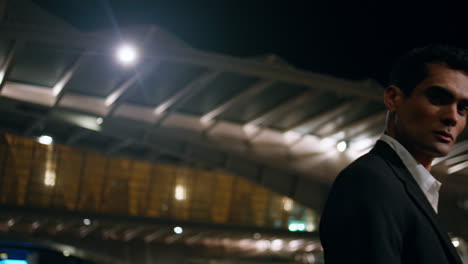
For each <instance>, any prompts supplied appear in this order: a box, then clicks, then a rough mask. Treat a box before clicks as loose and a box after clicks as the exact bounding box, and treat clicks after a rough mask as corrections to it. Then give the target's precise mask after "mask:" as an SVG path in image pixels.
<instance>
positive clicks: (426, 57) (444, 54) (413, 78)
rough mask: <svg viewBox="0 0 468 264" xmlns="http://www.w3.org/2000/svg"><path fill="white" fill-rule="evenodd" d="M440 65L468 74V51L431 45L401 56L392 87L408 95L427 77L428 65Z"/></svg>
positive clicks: (396, 64) (393, 69)
mask: <svg viewBox="0 0 468 264" xmlns="http://www.w3.org/2000/svg"><path fill="white" fill-rule="evenodd" d="M431 63H440V64H444V65H446V66H447V67H448V68H450V69H454V70H460V71H463V72H465V73H468V51H466V50H464V49H461V48H457V47H452V46H447V45H430V46H426V47H422V48H416V49H413V50H411V51H409V52H408V53H406V54H405V55H403V56H401V57H400V58H399V59H398V60H397V61H396V63H395V64H394V65H393V68H392V71H391V73H390V83H389V84H390V85H395V86H397V87H399V88H400V89H401V90H403V92H404V93H405V94H406V95H410V94H411V92H412V91H413V89H414V88H415V87H416V86H417V85H418V84H419V83H420V82H421V81H422V80H424V78H426V77H427V65H428V64H431Z"/></svg>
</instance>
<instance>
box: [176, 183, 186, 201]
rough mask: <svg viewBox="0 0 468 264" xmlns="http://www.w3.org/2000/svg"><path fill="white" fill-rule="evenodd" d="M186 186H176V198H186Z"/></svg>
mask: <svg viewBox="0 0 468 264" xmlns="http://www.w3.org/2000/svg"><path fill="white" fill-rule="evenodd" d="M185 196H186V195H185V188H184V187H183V186H181V185H177V186H176V188H175V198H176V199H177V200H179V201H181V200H185Z"/></svg>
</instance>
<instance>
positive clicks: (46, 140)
mask: <svg viewBox="0 0 468 264" xmlns="http://www.w3.org/2000/svg"><path fill="white" fill-rule="evenodd" d="M37 142H39V143H41V144H44V145H50V144H52V143H53V142H54V139H53V138H52V137H51V136H47V135H42V136H40V137H38V138H37Z"/></svg>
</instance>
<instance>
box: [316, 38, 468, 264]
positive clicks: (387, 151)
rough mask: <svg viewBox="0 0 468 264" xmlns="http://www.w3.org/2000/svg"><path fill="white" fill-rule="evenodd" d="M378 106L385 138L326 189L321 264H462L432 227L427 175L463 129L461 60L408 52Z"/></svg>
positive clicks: (453, 53)
mask: <svg viewBox="0 0 468 264" xmlns="http://www.w3.org/2000/svg"><path fill="white" fill-rule="evenodd" d="M384 103H385V106H386V108H387V109H388V116H387V122H386V128H385V132H384V135H383V136H382V137H381V139H380V140H379V141H377V143H376V145H375V147H374V148H373V149H372V150H371V151H370V152H369V153H368V154H366V155H364V156H362V157H361V158H359V159H358V160H356V161H355V162H353V163H352V164H351V165H349V166H348V167H347V168H345V169H344V170H343V171H342V172H341V173H340V174H339V175H338V177H337V178H336V180H335V182H334V184H333V186H332V188H331V191H330V194H329V197H328V200H327V203H326V205H325V208H324V211H323V214H322V218H321V224H320V238H321V241H322V245H323V248H324V257H325V264H335V263H340V264H341V263H346V264H351V263H353V264H354V263H356V264H358V263H359V264H365V263H373V264H382V263H389V264H390V263H391V264H397V263H411V264H427V263H437V264H444V263H461V260H460V258H459V256H458V254H457V252H456V250H455V248H454V247H453V245H452V243H451V241H450V238H449V237H448V235H447V233H446V231H444V230H443V229H442V227H441V226H440V224H439V222H438V219H437V204H438V195H439V188H440V186H441V184H440V183H439V182H438V181H437V180H436V179H435V178H434V177H433V176H432V175H431V174H430V170H431V163H432V161H433V160H434V158H436V157H442V156H444V155H447V154H448V153H449V151H450V150H451V148H452V147H453V145H454V143H455V140H456V139H457V136H458V135H459V134H460V133H461V132H462V131H463V129H464V127H465V124H466V118H467V115H468V53H467V52H466V51H464V50H461V49H457V48H453V47H448V46H441V45H434V46H428V47H424V48H420V49H416V50H413V51H411V52H409V53H408V54H406V55H405V56H403V57H402V58H400V59H399V61H398V62H397V64H396V65H395V67H394V69H393V71H392V74H391V78H390V85H389V86H388V87H387V88H386V89H385V92H384Z"/></svg>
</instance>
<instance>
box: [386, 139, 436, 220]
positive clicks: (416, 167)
mask: <svg viewBox="0 0 468 264" xmlns="http://www.w3.org/2000/svg"><path fill="white" fill-rule="evenodd" d="M380 140H382V141H383V142H385V143H387V144H388V145H389V146H390V147H391V148H392V149H393V150H394V151H395V152H396V153H397V154H398V156H399V157H400V159H401V160H402V161H403V164H405V166H406V168H407V169H408V170H409V172H410V173H411V175H412V176H413V178H414V179H415V180H416V182H417V183H418V185H419V187H420V188H421V190H422V191H423V193H424V194H425V195H426V198H427V200H428V201H429V203H430V204H431V205H432V208H434V211H435V212H436V213H437V206H438V203H439V190H440V186H441V185H442V184H441V183H440V182H439V181H437V180H436V179H435V178H434V176H432V174H431V173H430V172H429V171H427V170H426V168H424V166H423V165H421V164H419V163H418V162H417V161H416V160H415V159H414V158H413V156H412V155H411V154H410V153H409V152H408V150H406V149H405V147H403V146H402V145H401V144H400V143H399V142H398V141H396V140H395V139H394V138H392V137H390V136H388V135H385V134H383V135H382V137H380Z"/></svg>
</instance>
